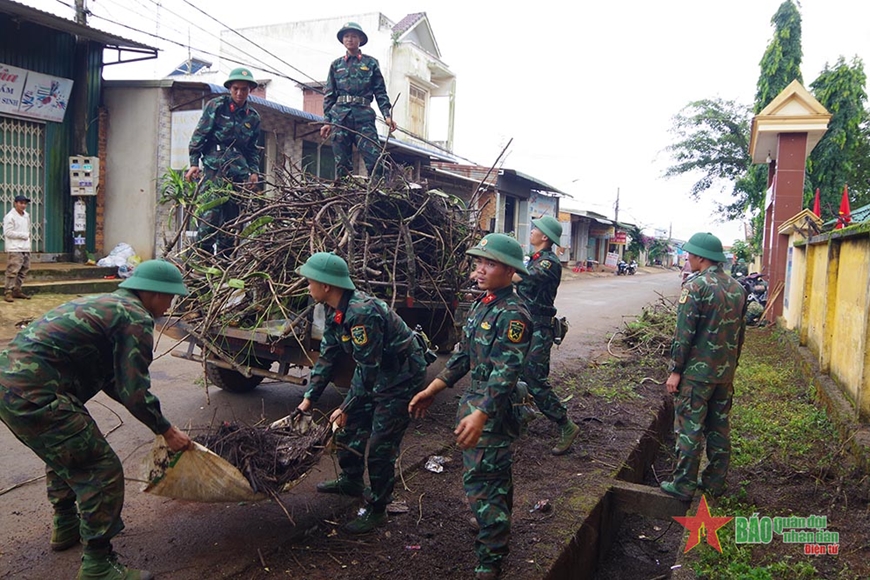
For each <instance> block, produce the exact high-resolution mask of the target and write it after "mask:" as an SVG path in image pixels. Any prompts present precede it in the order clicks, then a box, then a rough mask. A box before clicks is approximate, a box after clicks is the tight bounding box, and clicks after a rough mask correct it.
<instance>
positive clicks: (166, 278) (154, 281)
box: [118, 260, 187, 296]
mask: <svg viewBox="0 0 870 580" xmlns="http://www.w3.org/2000/svg"><path fill="white" fill-rule="evenodd" d="M118 286H120V287H121V288H127V289H128V290H146V291H148V292H160V293H161V294H177V295H178V296H187V288H186V287H185V285H184V280H183V279H182V277H181V272H180V271H179V270H178V268H176V267H175V265H174V264H171V263H170V262H167V261H166V260H147V261H145V262H142V263H141V264H139V265H138V266H136V267H135V268H134V269H133V274H132V275H131V276H130V277H129V278H127V279H126V280H124V281H123V282H121V283H120V284H118Z"/></svg>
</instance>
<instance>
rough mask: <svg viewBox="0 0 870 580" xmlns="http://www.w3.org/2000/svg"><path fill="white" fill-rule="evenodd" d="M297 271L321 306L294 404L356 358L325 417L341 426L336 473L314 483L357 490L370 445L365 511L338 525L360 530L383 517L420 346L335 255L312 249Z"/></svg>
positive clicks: (314, 396)
mask: <svg viewBox="0 0 870 580" xmlns="http://www.w3.org/2000/svg"><path fill="white" fill-rule="evenodd" d="M296 273H297V274H299V275H300V276H304V277H305V278H307V279H308V290H309V292H310V293H311V297H312V298H313V299H314V300H315V301H316V302H319V303H323V304H325V305H326V328H325V329H324V332H323V338H322V339H321V341H320V357H319V358H318V359H317V363H315V365H314V368H313V369H312V371H311V386H310V388H309V389H308V391H307V392H306V393H305V396H304V399H303V400H302V403H300V404H299V407H298V409H299V410H300V411H303V412H304V411H307V410H308V409H309V408H310V407H311V404H312V403H313V402H316V401H317V400H318V399H319V398H320V395H321V394H322V393H323V390H324V389H325V388H326V385H327V384H328V383H329V382H330V380H331V379H332V376H333V374H334V372H336V371H337V370H339V369H338V368H337V367H338V365H340V364H341V363H342V362H345V361H346V360H347V358H346V356H345V355H351V356H352V357H353V360H354V361H355V362H356V369H355V370H354V373H353V378H352V379H351V385H350V390H349V391H348V393H347V396H346V397H345V399H344V402H343V403H342V404H341V406H340V407H339V408H338V409H337V410H336V411H335V412H334V413H333V414H332V416H331V417H330V420H331V421H333V422H335V423H336V424H337V425H338V426H339V427H342V429H339V430H338V431H337V432H336V434H335V442H336V445H337V447H338V464H339V466H340V467H341V474H340V475H339V477H338V479H334V480H331V481H325V482H321V483H319V484H317V491H319V492H322V493H338V494H344V495H351V496H359V495H362V494H363V472H364V471H365V467H366V465H365V460H364V458H365V456H366V444H368V448H369V450H368V469H369V482H370V483H371V493H370V494H369V495H368V496H367V497H366V503H367V506H366V508H365V509H364V510H363V512H362V513H361V514H360V515H359V517H357V518H356V519H355V520H352V521H350V522H348V523H347V524H346V525H345V527H344V529H345V530H346V531H348V532H350V533H355V534H359V533H365V532H368V531H370V530H372V529H374V528H375V527H377V526H379V525H381V524H383V523H384V522H385V521H386V519H387V514H386V508H387V505H388V504H389V503H390V502H391V501H392V493H393V486H394V484H395V481H396V478H395V464H396V458H397V457H398V456H399V446H400V444H401V442H402V436H403V435H404V434H405V429H407V427H408V423H409V422H410V415H409V414H408V402H409V401H410V400H411V397H413V396H414V395H415V394H416V393H417V392H419V391H420V390H421V389H422V388H423V382H424V381H425V379H426V359H425V358H424V353H425V344H424V343H423V341H422V337H421V336H420V335H418V334H417V333H415V332H413V331H412V330H411V329H410V328H408V326H407V325H406V324H405V322H404V321H403V320H402V319H401V318H399V315H398V314H396V313H395V312H394V311H392V310H390V308H388V307H387V305H386V304H384V303H383V302H382V301H380V300H378V299H377V298H373V297H371V296H369V295H367V294H365V293H363V292H360V291H358V290H356V289H355V286H354V284H353V281H352V280H351V279H350V276H349V272H348V267H347V263H346V262H345V261H344V260H343V259H341V258H340V257H339V256H337V255H335V254H332V253H327V252H320V253H317V254H314V255H313V256H311V257H310V258H309V259H308V261H306V262H305V264H303V265H302V266H300V267H299V268H297V269H296ZM343 359H344V360H343Z"/></svg>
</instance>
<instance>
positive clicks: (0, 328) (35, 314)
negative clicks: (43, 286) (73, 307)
mask: <svg viewBox="0 0 870 580" xmlns="http://www.w3.org/2000/svg"><path fill="white" fill-rule="evenodd" d="M76 297H77V295H75V294H34V295H33V296H31V297H30V300H21V299H18V300H15V302H3V301H0V345H5V344H6V343H7V342H9V341H10V340H12V339H13V338H14V337H15V335H16V334H18V331H19V330H21V329H22V328H24V327H25V326H27V325H28V324H30V323H31V322H33V321H34V320H36V319H37V318H39V317H41V316H42V315H43V314H45V313H46V312H48V311H49V310H51V309H52V308H54V307H56V306H60V305H61V304H65V303H66V302H69V301H70V300H72V299H74V298H76Z"/></svg>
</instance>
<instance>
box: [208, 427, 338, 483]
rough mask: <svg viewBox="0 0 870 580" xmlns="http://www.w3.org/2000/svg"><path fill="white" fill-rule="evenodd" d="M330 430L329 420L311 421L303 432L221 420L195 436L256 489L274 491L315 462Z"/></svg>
mask: <svg viewBox="0 0 870 580" xmlns="http://www.w3.org/2000/svg"><path fill="white" fill-rule="evenodd" d="M330 433H331V425H330V424H329V422H328V421H323V422H322V424H318V423H313V424H312V427H311V429H310V430H309V431H308V432H307V433H306V434H304V435H300V434H298V433H296V432H294V431H293V430H291V429H270V428H268V427H247V426H244V425H239V424H237V423H223V424H221V426H220V427H219V428H218V429H217V431H215V432H214V433H209V434H205V435H200V436H198V437H195V440H196V442H197V443H200V444H202V445H204V446H206V447H208V448H209V449H210V450H211V451H213V452H214V453H217V454H218V455H220V456H221V457H222V458H224V459H225V460H227V461H228V462H230V463H231V464H232V465H233V466H235V467H236V468H237V469H238V470H239V471H240V472H241V473H242V474H243V475H244V476H245V479H247V480H248V481H249V482H250V484H251V488H252V489H253V490H254V492H255V493H270V494H275V493H278V492H280V491H281V490H282V489H283V487H284V485H285V484H287V483H291V482H293V481H296V480H297V479H298V478H300V477H302V476H303V475H305V474H306V473H307V472H308V470H309V469H311V467H312V466H313V465H314V464H315V463H317V460H318V458H319V457H320V454H321V453H322V452H323V449H324V446H325V444H326V441H327V439H328V438H329V436H330Z"/></svg>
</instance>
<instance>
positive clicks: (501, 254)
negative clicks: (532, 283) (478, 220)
mask: <svg viewBox="0 0 870 580" xmlns="http://www.w3.org/2000/svg"><path fill="white" fill-rule="evenodd" d="M465 253H466V254H468V255H469V256H479V257H481V258H488V259H490V260H493V261H495V262H498V263H500V264H504V265H505V266H510V267H511V268H515V269H516V271H517V272H520V273H522V274H528V273H529V271H528V270H527V269H526V265H525V263H524V262H523V247H522V246H521V245H520V243H519V242H518V241H516V240H515V239H513V238H512V237H510V236H508V235H506V234H487V235H486V236H484V237H483V239H482V240H480V241H479V242H477V245H476V246H474V247H473V248H471V249H470V250H468V251H467V252H465Z"/></svg>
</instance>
